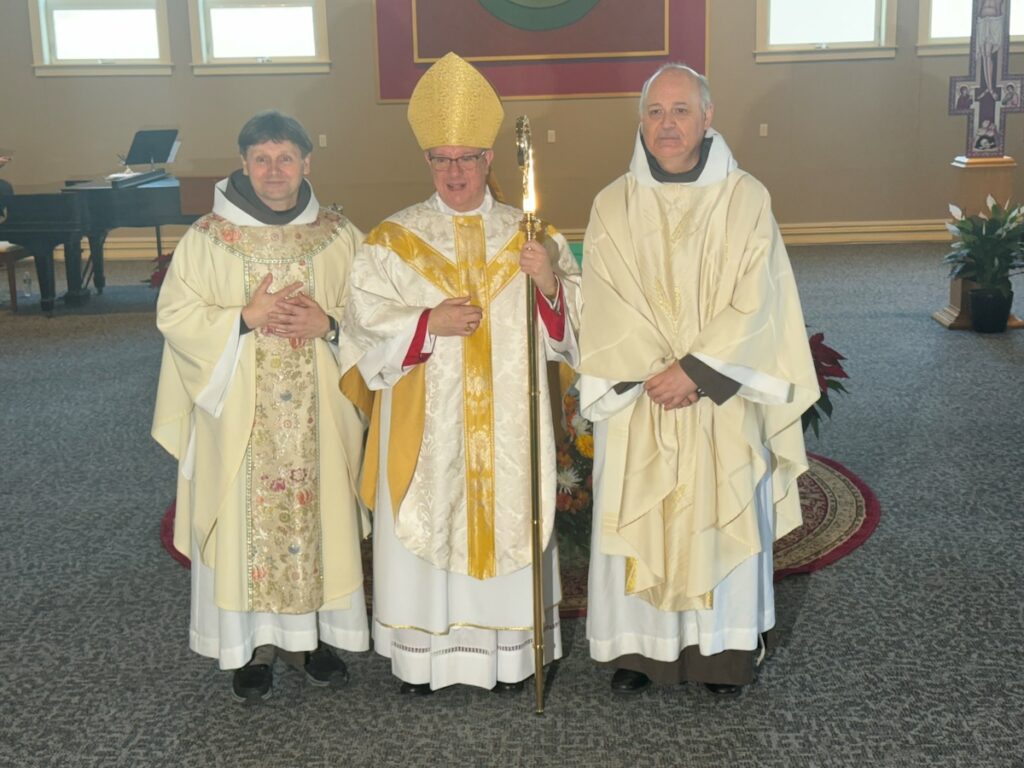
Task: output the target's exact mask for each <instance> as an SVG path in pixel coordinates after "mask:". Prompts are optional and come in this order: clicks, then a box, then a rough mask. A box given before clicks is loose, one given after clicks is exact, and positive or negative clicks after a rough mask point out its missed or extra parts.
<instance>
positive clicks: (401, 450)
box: [342, 54, 579, 693]
mask: <svg viewBox="0 0 1024 768" xmlns="http://www.w3.org/2000/svg"><path fill="white" fill-rule="evenodd" d="M502 115H503V112H502V108H501V103H500V101H499V100H498V98H497V96H496V95H495V94H494V91H493V90H492V89H491V87H490V85H489V84H488V83H487V81H486V80H485V79H484V78H483V77H482V76H481V75H480V74H479V73H478V72H477V71H476V70H475V69H474V68H473V67H472V66H470V65H469V64H467V63H466V62H464V61H463V60H462V59H460V58H459V57H457V56H455V55H454V54H449V55H448V56H445V57H444V58H443V59H441V60H440V61H439V62H437V63H436V64H435V65H434V66H432V67H431V68H430V69H429V70H428V71H427V72H426V73H425V74H424V76H423V78H422V79H421V80H420V82H419V84H418V85H417V87H416V90H415V92H414V93H413V96H412V100H411V101H410V104H409V119H410V123H411V124H412V127H413V131H414V133H415V135H416V138H417V140H418V142H419V145H420V147H421V148H422V149H423V150H424V156H425V161H426V163H427V165H428V168H429V170H430V173H431V175H432V178H433V182H434V187H435V190H436V194H434V195H433V196H432V197H431V198H430V199H428V200H426V201H425V202H423V203H418V204H416V205H413V206H411V207H409V208H406V209H405V210H402V211H399V212H398V213H396V214H395V215H393V216H391V217H389V218H388V219H387V220H386V221H384V222H383V223H381V224H380V225H379V226H377V227H376V228H375V229H374V230H373V231H372V232H370V234H369V235H368V236H367V239H366V243H365V245H364V246H363V247H362V248H361V249H360V251H359V253H358V255H357V257H356V261H355V265H354V267H353V272H352V281H351V282H352V294H351V298H350V301H349V303H348V305H347V307H346V317H345V321H344V322H343V324H342V331H343V333H344V334H345V335H346V336H350V337H351V338H352V339H353V340H354V342H355V347H356V348H357V349H358V351H359V355H358V357H357V358H356V359H354V360H353V361H352V363H353V364H354V366H355V368H354V369H353V372H354V371H355V370H356V369H358V372H359V373H360V374H361V375H362V377H363V378H364V379H365V381H366V384H367V385H368V386H369V388H370V389H371V390H374V391H375V395H376V397H375V399H374V402H373V405H372V409H371V410H372V417H371V423H370V432H369V437H368V441H367V448H366V463H365V467H364V470H363V477H362V485H361V492H362V495H363V499H364V501H365V502H366V504H367V505H368V506H370V507H371V508H372V509H373V510H374V535H373V539H374V551H373V556H374V582H373V583H374V596H373V606H374V611H373V613H374V615H373V636H374V648H375V649H376V650H377V652H378V653H381V654H383V655H385V656H388V657H390V658H391V662H392V670H393V672H394V674H395V675H396V676H397V677H398V678H399V679H401V680H402V681H403V683H404V686H403V687H402V690H404V691H406V692H415V693H427V692H429V691H430V690H433V689H436V688H441V687H444V686H446V685H451V684H453V683H463V684H470V685H477V686H482V687H485V688H491V687H494V686H495V685H498V686H499V688H509V689H515V688H517V687H519V686H520V684H521V682H522V681H523V680H524V679H525V678H526V677H528V676H529V675H530V674H532V672H533V659H532V640H531V638H532V635H533V633H532V625H533V618H532V616H533V614H532V593H531V583H532V581H531V570H530V562H531V561H530V506H531V505H530V474H529V466H530V438H529V399H528V398H529V393H528V386H527V378H528V374H527V371H528V361H527V336H526V334H527V318H526V290H527V280H526V277H527V275H529V276H531V277H532V278H533V279H534V280H535V285H536V288H535V290H536V291H537V293H538V296H537V303H538V305H539V311H538V315H539V318H538V322H537V334H538V350H539V352H540V354H541V355H543V357H544V358H546V359H547V360H560V361H565V362H568V363H570V364H572V363H575V361H576V354H577V353H576V337H575V325H576V321H577V317H578V314H577V302H578V296H579V291H578V270H577V267H576V264H575V261H574V260H573V258H572V255H571V253H570V251H569V249H568V246H567V243H566V242H565V239H564V238H563V237H562V236H561V235H559V234H558V233H556V232H555V231H554V230H551V229H549V230H548V232H547V233H546V236H545V237H544V239H543V242H536V241H531V242H527V241H526V240H525V239H524V236H523V234H522V233H521V232H520V231H519V222H520V219H521V218H522V211H520V210H518V209H515V208H512V207H510V206H507V205H504V204H502V203H499V202H497V201H496V200H495V199H494V198H493V197H492V196H491V194H490V192H489V191H488V189H487V174H488V170H489V168H490V164H491V160H492V157H493V152H492V150H491V147H492V145H493V143H494V137H495V135H496V134H497V131H498V128H499V126H500V124H501V120H502ZM345 367H348V366H347V364H346V363H345V362H344V361H343V368H345ZM544 368H545V366H544V364H543V360H542V361H541V370H544ZM350 375H351V374H349V376H350ZM347 378H348V376H347V377H346V380H347ZM345 384H346V382H345V381H343V382H342V386H343V389H344V388H345ZM540 384H541V387H542V389H543V391H542V395H541V399H542V402H545V403H546V402H547V399H546V398H547V397H548V395H547V391H546V390H547V388H546V384H547V382H546V379H545V377H542V381H541V382H540ZM541 410H542V414H541V416H542V424H541V428H540V435H539V444H540V467H539V468H538V469H539V472H540V479H541V488H542V504H543V509H542V513H543V540H544V549H545V554H544V570H545V587H544V589H545V608H546V614H545V615H546V626H545V628H546V633H545V634H546V637H545V650H546V656H547V658H549V659H550V658H557V657H558V656H559V655H560V653H561V645H560V643H561V640H560V632H559V626H558V609H557V603H558V601H559V600H560V591H559V581H558V568H557V554H556V547H555V544H554V541H553V539H552V536H551V533H552V528H553V522H554V506H555V503H554V501H555V446H554V437H553V430H552V424H551V414H550V412H549V409H546V408H542V409H541Z"/></svg>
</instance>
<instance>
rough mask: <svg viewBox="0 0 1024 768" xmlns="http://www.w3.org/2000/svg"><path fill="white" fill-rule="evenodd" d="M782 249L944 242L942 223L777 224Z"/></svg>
mask: <svg viewBox="0 0 1024 768" xmlns="http://www.w3.org/2000/svg"><path fill="white" fill-rule="evenodd" d="M779 231H780V232H781V233H782V240H783V242H785V243H786V245H845V244H852V245H856V244H868V243H932V242H948V241H949V239H950V236H949V232H948V231H947V230H946V220H945V219H908V220H904V221H828V222H820V223H817V222H816V223H810V224H780V225H779ZM562 234H564V235H565V236H566V238H567V239H568V240H569V241H570V242H578V241H580V240H582V239H583V230H582V229H563V230H562Z"/></svg>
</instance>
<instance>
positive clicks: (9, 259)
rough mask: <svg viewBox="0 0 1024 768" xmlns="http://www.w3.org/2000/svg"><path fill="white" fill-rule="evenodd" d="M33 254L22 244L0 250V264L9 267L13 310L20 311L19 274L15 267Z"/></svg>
mask: <svg viewBox="0 0 1024 768" xmlns="http://www.w3.org/2000/svg"><path fill="white" fill-rule="evenodd" d="M31 255H32V254H31V253H29V252H28V251H26V250H25V249H24V248H22V247H21V246H20V245H12V246H10V247H8V248H7V249H6V250H0V264H3V265H4V266H5V267H7V285H8V286H9V287H10V289H11V311H12V312H17V311H18V276H17V274H15V267H16V265H17V263H18V262H19V261H21V260H22V259H27V258H28V257H29V256H31Z"/></svg>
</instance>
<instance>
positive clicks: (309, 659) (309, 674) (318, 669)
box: [304, 643, 348, 688]
mask: <svg viewBox="0 0 1024 768" xmlns="http://www.w3.org/2000/svg"><path fill="white" fill-rule="evenodd" d="M304 669H305V670H306V679H307V680H309V682H310V683H312V684H313V685H319V686H324V687H326V686H333V687H334V688H341V687H342V686H343V685H345V684H346V683H347V682H348V670H347V669H346V668H345V662H344V661H342V660H341V659H339V658H338V657H337V656H335V655H334V652H333V651H332V650H331V649H330V648H328V647H327V646H326V645H324V644H323V643H320V644H319V645H318V646H317V647H316V650H315V651H310V652H309V653H307V654H306V663H305V665H304Z"/></svg>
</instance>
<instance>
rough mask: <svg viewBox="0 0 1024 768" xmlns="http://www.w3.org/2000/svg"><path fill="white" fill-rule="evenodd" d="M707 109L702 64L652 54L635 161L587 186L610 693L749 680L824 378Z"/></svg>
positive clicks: (583, 333)
mask: <svg viewBox="0 0 1024 768" xmlns="http://www.w3.org/2000/svg"><path fill="white" fill-rule="evenodd" d="M713 111H714V107H713V104H712V103H711V96H710V92H709V91H708V89H707V83H706V81H705V80H704V78H703V77H701V76H700V75H698V74H697V73H696V72H694V71H693V70H691V69H690V68H688V67H684V66H681V65H666V66H665V67H663V68H662V69H661V70H659V71H658V72H657V73H656V74H655V75H654V76H653V77H652V78H651V79H650V80H649V81H648V82H647V84H646V85H645V86H644V89H643V93H642V96H641V107H640V116H641V120H640V127H639V130H638V132H637V136H636V142H635V148H634V153H633V159H632V162H631V164H630V166H629V170H628V172H627V173H625V174H624V175H623V176H621V177H619V178H618V179H616V180H615V181H614V182H612V183H611V184H610V185H609V186H608V187H606V188H605V189H604V190H603V191H601V192H600V193H599V195H598V196H597V198H596V199H595V201H594V205H593V209H592V211H591V216H590V222H589V225H588V227H587V232H586V236H585V240H584V257H583V301H584V304H583V314H582V319H581V327H580V345H581V363H580V371H581V374H582V377H581V384H580V395H581V397H580V407H581V411H582V413H583V415H584V416H586V417H587V418H589V419H591V420H592V421H594V440H595V468H594V497H595V505H594V525H593V538H592V547H591V563H590V578H589V600H588V613H587V638H588V641H589V643H590V653H591V656H592V657H593V658H595V659H596V660H598V661H600V662H605V663H608V664H609V665H610V666H612V667H613V668H615V669H616V670H617V671H616V672H615V674H614V677H613V678H612V688H613V690H615V691H617V692H622V693H630V692H636V691H639V690H642V689H643V688H645V687H646V686H648V685H649V684H650V683H651V681H652V680H653V681H655V682H680V681H684V680H694V681H697V682H702V683H705V684H707V686H708V688H709V689H710V690H712V691H713V692H715V693H736V692H738V691H739V690H740V687H741V686H743V685H745V684H747V683H750V682H752V681H753V679H754V672H755V669H756V665H757V663H758V662H759V660H760V658H762V656H763V651H764V644H763V643H764V638H763V635H764V634H765V633H766V632H767V630H769V629H770V628H771V627H772V626H773V625H774V622H775V609H774V602H773V593H772V562H771V555H772V542H773V541H774V540H775V539H776V538H778V537H781V536H783V535H785V534H786V533H788V532H789V531H790V530H792V529H793V528H795V527H796V526H798V525H800V522H801V518H800V503H799V498H798V497H797V486H796V479H797V476H798V475H799V474H800V473H802V472H803V471H805V470H806V468H807V460H806V454H805V452H804V443H803V433H802V429H801V424H800V415H801V414H802V413H803V411H804V410H806V408H807V407H808V406H810V405H811V404H812V403H813V402H815V401H816V400H817V398H818V387H817V380H816V378H815V374H814V366H813V364H812V361H811V356H810V350H809V346H808V343H807V335H806V331H805V327H804V320H803V315H802V313H801V309H800V301H799V298H798V296H797V291H796V284H795V281H794V278H793V274H792V271H791V269H790V264H789V260H788V257H787V255H786V250H785V248H784V246H783V244H782V240H781V238H780V236H779V231H778V227H777V226H776V223H775V220H774V218H773V216H772V213H771V206H770V200H769V197H768V193H767V192H766V191H765V189H764V187H763V186H762V185H761V184H760V183H759V182H758V181H757V180H756V179H754V178H753V177H752V176H750V175H749V174H747V173H745V172H743V171H741V170H739V168H738V167H737V164H736V161H735V160H734V158H733V156H732V153H731V152H730V151H729V148H728V146H727V145H726V143H725V140H724V139H723V138H722V136H721V135H720V134H718V133H717V132H716V131H714V130H713V129H712V128H711V119H712V116H713Z"/></svg>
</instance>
